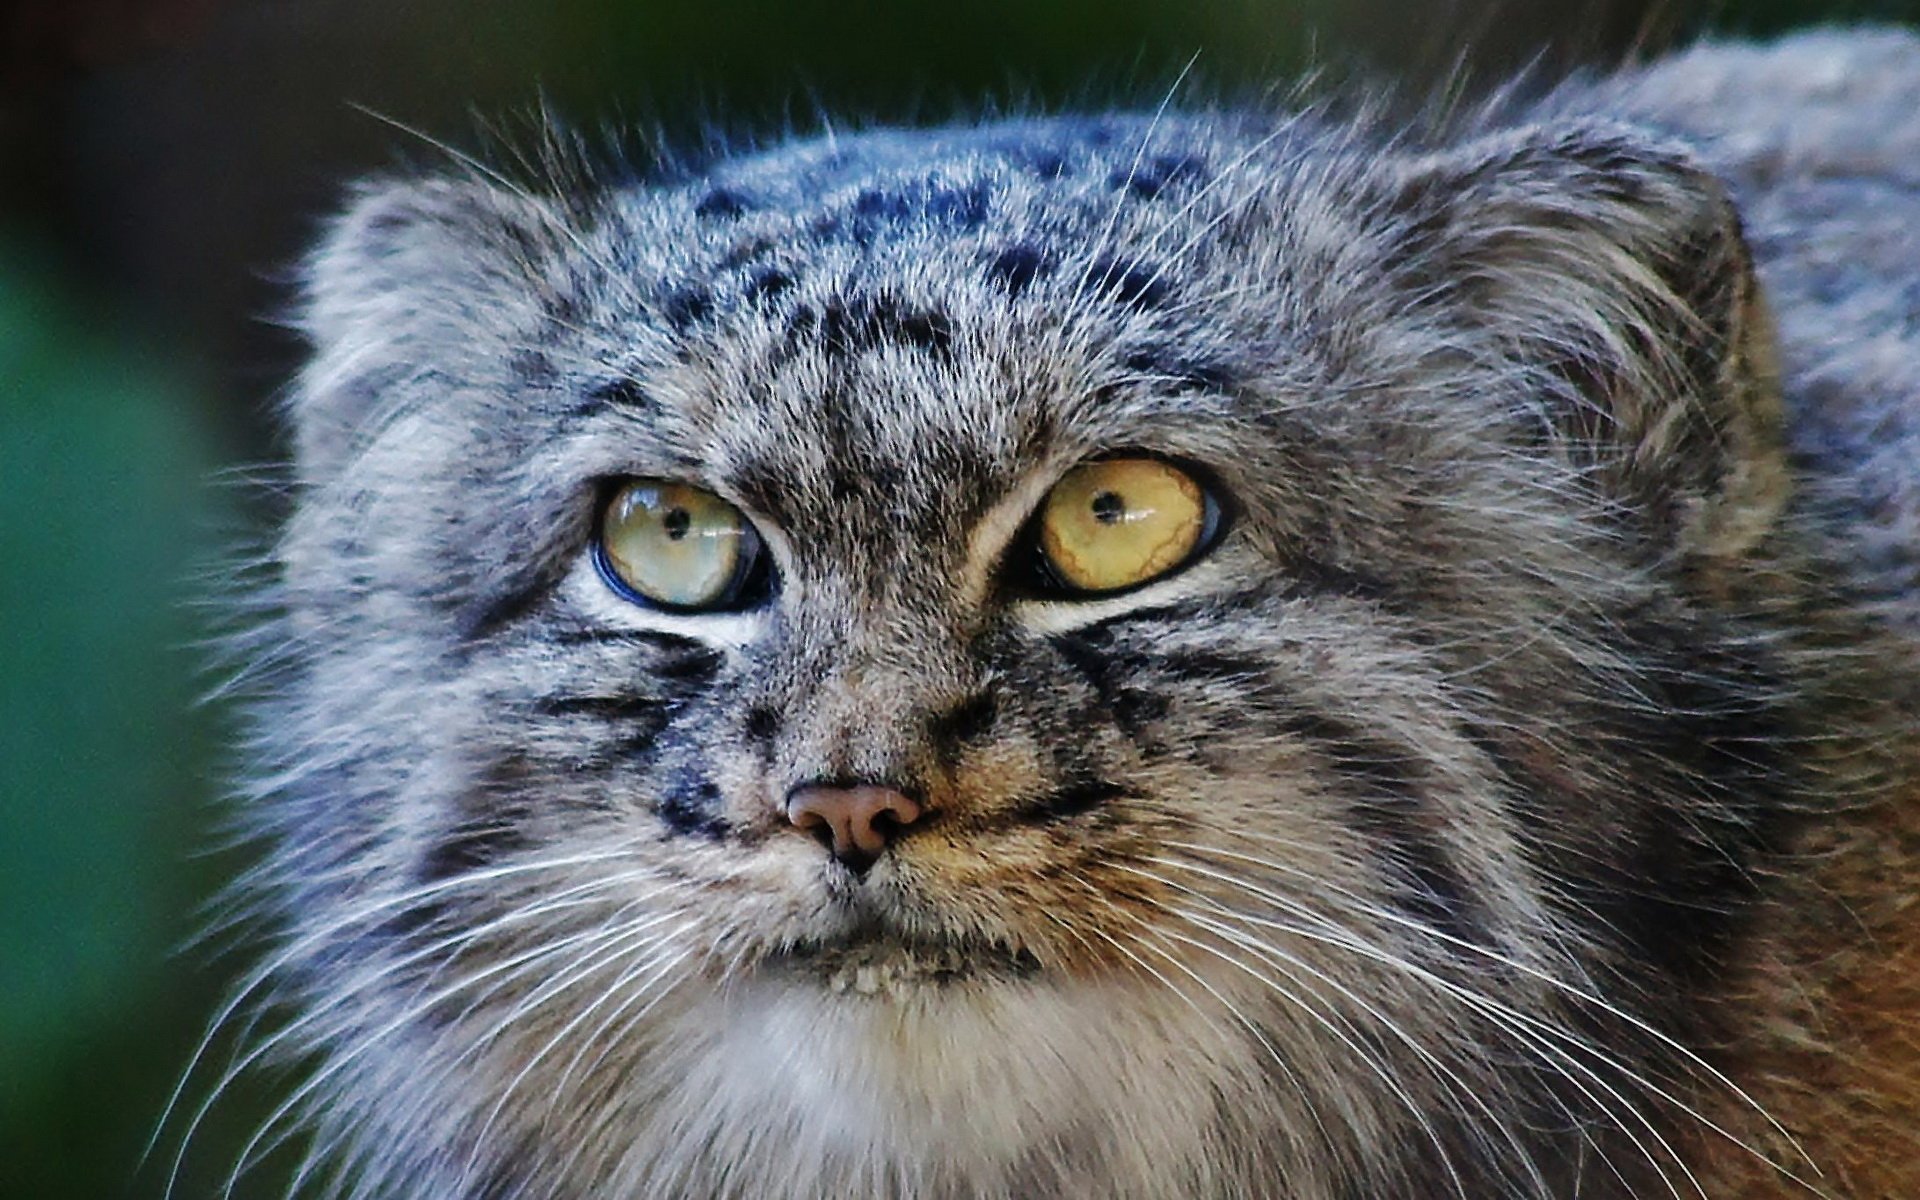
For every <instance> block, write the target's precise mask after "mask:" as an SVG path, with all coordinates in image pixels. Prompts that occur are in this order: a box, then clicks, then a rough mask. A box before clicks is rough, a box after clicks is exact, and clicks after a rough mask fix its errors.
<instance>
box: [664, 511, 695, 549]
mask: <svg viewBox="0 0 1920 1200" xmlns="http://www.w3.org/2000/svg"><path fill="white" fill-rule="evenodd" d="M660 524H661V525H663V526H664V527H665V528H666V531H667V536H668V537H670V538H672V539H673V540H674V541H676V542H677V541H679V540H680V539H682V538H684V537H686V536H687V531H688V530H689V529H691V528H692V527H693V514H691V513H689V512H688V511H687V510H686V509H684V508H670V509H668V510H667V515H666V516H664V517H662V518H661V519H660Z"/></svg>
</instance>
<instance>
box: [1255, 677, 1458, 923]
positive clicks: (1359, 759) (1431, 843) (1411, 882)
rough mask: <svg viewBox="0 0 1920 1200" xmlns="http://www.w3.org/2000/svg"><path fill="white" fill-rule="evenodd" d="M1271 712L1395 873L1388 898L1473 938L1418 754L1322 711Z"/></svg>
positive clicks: (1411, 912)
mask: <svg viewBox="0 0 1920 1200" xmlns="http://www.w3.org/2000/svg"><path fill="white" fill-rule="evenodd" d="M1276 716H1277V717H1278V721H1279V727H1280V728H1281V729H1282V730H1284V731H1285V732H1287V733H1289V734H1291V735H1293V736H1294V737H1296V738H1298V739H1300V740H1301V741H1302V742H1304V743H1306V745H1307V747H1308V748H1309V749H1310V750H1312V751H1313V753H1314V755H1315V757H1317V758H1318V759H1320V761H1321V762H1322V764H1323V765H1325V766H1326V767H1328V768H1329V769H1330V770H1331V771H1332V772H1333V773H1334V775H1335V777H1336V778H1337V779H1338V780H1339V783H1340V791H1341V792H1342V793H1343V794H1344V795H1345V796H1346V797H1347V798H1348V804H1347V815H1348V817H1349V818H1350V819H1351V820H1352V821H1353V823H1354V827H1355V828H1356V829H1358V830H1359V831H1360V832H1361V833H1362V834H1364V835H1366V837H1367V838H1368V840H1369V841H1370V842H1372V843H1373V844H1374V845H1376V846H1377V847H1378V848H1379V850H1380V853H1381V854H1382V856H1383V858H1384V859H1385V862H1386V866H1387V869H1388V871H1389V873H1390V874H1392V875H1393V876H1394V877H1395V880H1396V883H1395V887H1394V892H1393V902H1394V904H1396V905H1397V906H1398V907H1399V908H1400V909H1401V910H1402V911H1404V912H1405V913H1406V914H1407V915H1408V916H1410V917H1412V918H1413V919H1414V920H1417V921H1420V922H1421V923H1423V924H1425V925H1428V926H1431V927H1432V928H1434V929H1437V930H1439V931H1440V932H1442V933H1444V934H1446V935H1448V936H1449V937H1454V938H1459V939H1460V940H1462V941H1468V942H1472V941H1477V940H1479V934H1478V931H1477V930H1476V928H1475V924H1474V921H1473V919H1472V915H1473V906H1472V903H1471V901H1470V900H1469V899H1468V890H1467V886H1466V883H1465V881H1463V880H1462V879H1461V878H1460V874H1459V871H1458V870H1457V869H1456V868H1455V867H1454V865H1453V863H1452V861H1451V859H1450V857H1449V856H1448V854H1447V850H1446V847H1445V845H1444V844H1443V843H1442V841H1441V839H1440V837H1439V835H1438V833H1437V831H1436V830H1435V828H1434V821H1433V819H1432V813H1431V808H1430V806H1431V801H1430V800H1429V799H1428V797H1427V795H1426V791H1425V785H1424V781H1425V777H1426V770H1425V767H1424V765H1423V764H1422V763H1421V761H1420V759H1419V756H1418V755H1416V754H1415V753H1414V752H1413V751H1411V750H1408V749H1404V748H1402V747H1399V746H1396V745H1394V744H1393V743H1391V742H1388V741H1386V740H1384V739H1382V738H1379V737H1375V736H1374V735H1372V734H1369V733H1367V732H1365V731H1364V730H1361V729H1358V728H1356V727H1355V726H1353V725H1351V724H1349V723H1348V722H1346V721H1344V720H1342V719H1340V718H1338V717H1333V716H1329V715H1327V714H1325V713H1315V712H1304V711H1297V710H1296V711H1293V712H1286V713H1279V714H1276Z"/></svg>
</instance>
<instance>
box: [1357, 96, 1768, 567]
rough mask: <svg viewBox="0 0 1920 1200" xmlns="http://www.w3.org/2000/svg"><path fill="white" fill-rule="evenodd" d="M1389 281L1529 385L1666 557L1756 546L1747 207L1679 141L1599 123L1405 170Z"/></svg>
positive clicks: (1763, 367) (1761, 361)
mask: <svg viewBox="0 0 1920 1200" xmlns="http://www.w3.org/2000/svg"><path fill="white" fill-rule="evenodd" d="M1394 187H1395V195H1394V197H1393V200H1392V203H1393V206H1394V209H1395V211H1396V213H1398V214H1400V215H1401V216H1402V217H1404V218H1405V223H1404V224H1402V225H1401V226H1400V229H1401V231H1402V234H1403V237H1404V239H1405V241H1404V244H1403V246H1402V256H1401V261H1402V264H1403V265H1402V268H1401V270H1402V272H1403V273H1410V274H1413V275H1414V276H1415V277H1416V278H1415V282H1416V285H1417V287H1418V288H1419V291H1420V294H1421V295H1423V296H1427V297H1430V298H1431V302H1432V303H1433V305H1434V306H1435V312H1436V314H1437V315H1439V316H1440V319H1442V320H1443V321H1448V322H1455V323H1458V324H1459V325H1462V326H1465V327H1467V328H1466V329H1465V330H1463V332H1466V333H1468V334H1470V340H1469V344H1473V345H1480V346H1488V347H1493V348H1495V349H1494V353H1496V354H1498V355H1499V356H1500V365H1501V366H1502V367H1512V368H1517V369H1518V370H1519V372H1521V375H1522V378H1524V379H1525V380H1526V381H1527V383H1528V384H1529V385H1530V387H1529V391H1530V393H1531V394H1532V396H1533V400H1532V402H1533V403H1536V404H1538V406H1539V408H1538V411H1537V412H1531V413H1528V414H1525V415H1526V416H1527V417H1528V418H1529V423H1530V424H1531V425H1532V427H1533V428H1534V429H1539V430H1544V431H1545V436H1546V437H1547V438H1549V439H1550V440H1553V441H1554V442H1556V443H1557V444H1559V445H1560V446H1561V448H1562V449H1563V451H1564V452H1565V453H1566V454H1567V455H1569V456H1570V457H1571V458H1573V459H1574V460H1575V461H1576V462H1578V463H1579V464H1580V465H1581V466H1582V467H1583V468H1586V469H1587V470H1588V471H1589V473H1590V474H1591V476H1592V477H1593V478H1594V479H1595V480H1596V481H1597V484H1598V486H1599V487H1601V488H1602V489H1603V490H1604V491H1605V493H1606V495H1607V496H1608V498H1609V499H1610V500H1612V501H1614V502H1617V503H1619V504H1621V505H1623V506H1625V507H1626V508H1627V509H1628V510H1629V511H1630V512H1632V513H1633V514H1635V515H1636V516H1637V517H1638V519H1639V522H1640V524H1641V527H1642V528H1643V529H1644V531H1645V532H1646V533H1647V534H1648V535H1649V536H1650V537H1651V539H1652V543H1651V549H1652V551H1653V553H1654V555H1655V556H1656V557H1658V558H1659V559H1661V560H1664V561H1677V562H1679V563H1680V564H1682V565H1696V566H1707V565H1711V564H1712V563H1714V562H1722V563H1724V562H1727V561H1729V560H1732V559H1734V558H1737V557H1739V556H1741V555H1743V554H1745V553H1746V552H1748V551H1750V550H1751V549H1753V548H1754V547H1755V546H1756V545H1757V544H1758V543H1759V542H1760V541H1761V539H1762V538H1763V537H1764V536H1765V535H1766V533H1767V531H1768V530H1769V529H1770V528H1771V527H1772V525H1773V523H1774V521H1775V519H1776V517H1777V516H1778V514H1779V511H1780V509H1781V507H1782V505H1783V504H1784V502H1785V499H1786V495H1787V487H1788V483H1787V480H1788V473H1787V465H1786V449H1785V439H1784V417H1783V412H1782V408H1781V400H1780V394H1779V386H1778V380H1777V375H1776V371H1775V367H1774V359H1773V332H1772V328H1771V324H1770V322H1769V320H1768V319H1767V316H1766V313H1765V310H1764V305H1763V304H1762V302H1761V298H1760V295H1759V291H1758V287H1757V282H1756V280H1755V278H1754V274H1753V266H1752V261H1751V259H1750V257H1749V255H1748V251H1747V246H1746V242H1745V239H1744V237H1743V236H1742V234H1741V229H1740V218H1739V214H1738V213H1737V212H1736V210H1735V208H1734V205H1733V202H1732V200H1731V199H1730V197H1729V196H1728V194H1727V191H1726V188H1725V187H1724V186H1723V185H1722V184H1721V182H1720V181H1719V180H1718V179H1717V178H1716V177H1715V176H1713V175H1712V174H1710V173H1709V172H1708V171H1706V170H1705V169H1704V168H1702V167H1701V166H1699V165H1698V164H1697V163H1696V162H1695V161H1694V160H1693V159H1692V157H1691V156H1690V155H1689V153H1688V152H1687V151H1686V149H1685V148H1683V147H1680V146H1677V145H1675V144H1673V143H1671V142H1668V141H1664V140H1661V139H1658V138H1656V137H1653V136H1651V135H1649V134H1646V133H1644V132H1642V131H1639V130H1635V129H1632V128H1628V127H1624V126H1620V125H1615V124H1610V123H1597V122H1567V123H1564V124H1557V125H1542V126H1534V127H1529V128H1523V129H1519V130H1514V131H1510V132H1505V133H1500V134H1495V135H1491V136H1488V137H1485V138H1482V139H1479V140H1476V141H1473V142H1470V143H1468V144H1466V145H1463V146H1461V147H1458V148H1455V149H1453V150H1450V151H1446V152H1443V153H1438V154H1433V155H1429V156H1424V157H1419V158H1416V159H1413V160H1411V161H1409V162H1407V163H1405V164H1403V167H1402V169H1401V170H1400V172H1399V173H1398V175H1397V177H1396V179H1395V183H1394Z"/></svg>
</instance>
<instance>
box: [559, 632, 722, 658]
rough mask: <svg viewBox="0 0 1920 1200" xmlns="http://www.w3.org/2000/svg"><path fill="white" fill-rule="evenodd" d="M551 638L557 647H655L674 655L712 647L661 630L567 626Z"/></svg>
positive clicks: (697, 640)
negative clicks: (567, 627) (569, 627)
mask: <svg viewBox="0 0 1920 1200" xmlns="http://www.w3.org/2000/svg"><path fill="white" fill-rule="evenodd" d="M547 640H548V641H550V642H552V643H553V644H554V645H556V646H585V645H609V644H610V645H632V646H651V647H653V648H654V649H656V650H659V651H661V652H663V653H674V654H699V653H702V652H705V651H709V650H711V649H712V647H710V646H708V645H707V644H706V643H705V642H703V641H701V640H699V639H698V638H690V637H687V636H686V635H684V634H679V633H666V632H663V631H661V630H658V629H607V628H601V629H566V630H561V631H560V632H558V633H554V634H552V635H551V636H549V638H548V639H547Z"/></svg>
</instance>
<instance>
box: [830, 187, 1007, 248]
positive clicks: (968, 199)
mask: <svg viewBox="0 0 1920 1200" xmlns="http://www.w3.org/2000/svg"><path fill="white" fill-rule="evenodd" d="M992 202H993V193H992V189H991V188H990V187H989V186H988V184H987V183H986V182H985V181H984V180H973V181H971V182H967V183H958V184H956V183H948V182H944V181H942V180H939V179H920V180H913V181H909V182H905V183H899V184H894V185H891V186H885V187H882V186H878V185H876V186H871V187H865V188H862V189H860V191H859V192H858V193H856V194H855V196H854V198H853V203H852V205H851V222H852V223H851V226H850V227H845V226H842V225H841V224H840V223H839V222H838V221H836V220H834V219H832V218H831V217H823V218H822V219H821V222H816V224H815V226H814V233H815V236H817V237H820V238H822V239H826V238H831V237H833V236H835V235H837V234H839V233H841V232H843V231H848V232H851V234H852V236H853V240H854V241H856V242H858V243H860V244H862V245H865V244H867V243H869V242H871V241H872V240H873V239H874V237H875V236H876V235H877V234H878V232H879V230H880V229H881V228H882V227H884V226H890V225H910V224H922V225H941V226H946V227H948V228H950V229H957V230H961V231H966V230H972V229H977V228H979V227H980V226H981V225H983V224H984V223H985V222H986V220H987V217H988V215H989V214H990V212H991V211H992Z"/></svg>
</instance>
